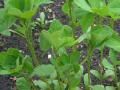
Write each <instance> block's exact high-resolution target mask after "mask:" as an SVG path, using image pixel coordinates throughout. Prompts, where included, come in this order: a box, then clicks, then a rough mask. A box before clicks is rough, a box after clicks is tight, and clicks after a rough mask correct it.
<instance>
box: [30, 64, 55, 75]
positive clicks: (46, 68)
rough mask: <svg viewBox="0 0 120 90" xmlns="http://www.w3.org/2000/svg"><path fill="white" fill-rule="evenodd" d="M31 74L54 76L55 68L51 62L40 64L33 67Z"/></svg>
mask: <svg viewBox="0 0 120 90" xmlns="http://www.w3.org/2000/svg"><path fill="white" fill-rule="evenodd" d="M32 76H39V77H49V76H50V77H52V76H53V77H56V70H55V67H54V66H53V65H51V64H47V65H40V66H38V67H36V68H35V69H34V71H33V73H32Z"/></svg>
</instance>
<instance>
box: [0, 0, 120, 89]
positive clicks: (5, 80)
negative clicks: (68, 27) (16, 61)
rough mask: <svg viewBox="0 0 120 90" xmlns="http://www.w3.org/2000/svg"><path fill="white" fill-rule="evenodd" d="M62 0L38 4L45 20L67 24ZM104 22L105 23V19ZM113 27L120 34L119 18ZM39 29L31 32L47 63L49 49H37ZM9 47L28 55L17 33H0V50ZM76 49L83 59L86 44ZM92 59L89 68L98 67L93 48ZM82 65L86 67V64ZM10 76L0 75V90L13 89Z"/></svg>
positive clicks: (37, 50) (39, 53) (40, 53)
mask: <svg viewBox="0 0 120 90" xmlns="http://www.w3.org/2000/svg"><path fill="white" fill-rule="evenodd" d="M64 1H65V0H55V2H54V3H53V4H50V5H42V6H40V11H43V12H45V14H46V18H47V22H50V21H51V20H53V19H54V18H56V19H59V20H60V21H61V22H62V23H63V24H68V22H69V18H68V17H67V15H65V14H64V13H63V12H62V11H61V5H63V3H64ZM2 7H3V0H0V8H2ZM38 17H39V13H37V14H36V15H35V17H34V18H38ZM104 23H105V24H106V23H107V21H105V22H104ZM48 26H49V24H48ZM46 28H48V27H46ZM114 28H115V30H116V31H117V32H118V33H119V34H120V20H118V21H116V22H115V25H114ZM40 31H41V28H40V27H36V29H35V30H34V33H33V36H34V42H35V49H36V53H37V55H38V57H40V58H42V59H43V63H49V59H48V54H49V53H50V51H49V52H48V53H46V54H42V51H41V50H40V49H39V44H38V37H39V32H40ZM80 34H81V29H80V28H78V29H76V36H79V35H80ZM11 47H13V48H18V49H20V50H22V51H23V52H24V53H25V54H29V55H30V53H29V51H28V49H27V46H26V43H25V40H24V39H21V38H20V37H19V36H18V35H15V34H12V36H10V37H5V36H2V35H0V52H1V51H5V50H7V49H8V48H11ZM78 50H82V57H81V58H82V59H84V58H85V56H86V53H87V46H86V45H85V44H80V45H78ZM108 54H109V49H108V48H106V49H105V50H104V57H107V56H108ZM92 59H93V63H92V65H91V69H98V65H99V60H100V51H99V50H95V52H94V55H93V56H92ZM84 66H85V67H86V64H85V65H84ZM86 71H87V68H86V70H85V72H86ZM118 76H120V72H119V70H118ZM91 77H92V82H93V84H96V83H98V84H99V83H100V82H99V80H97V79H96V78H95V77H94V76H92V75H91ZM10 78H11V76H0V90H14V86H15V81H13V80H11V79H10ZM119 79H120V78H119ZM103 84H104V85H114V82H113V81H111V80H110V79H108V80H106V81H103ZM81 90H85V89H84V85H83V81H82V82H81Z"/></svg>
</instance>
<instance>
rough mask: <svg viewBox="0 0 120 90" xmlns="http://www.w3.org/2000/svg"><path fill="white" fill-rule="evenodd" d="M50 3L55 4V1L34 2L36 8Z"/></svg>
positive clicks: (36, 0) (39, 0) (35, 0)
mask: <svg viewBox="0 0 120 90" xmlns="http://www.w3.org/2000/svg"><path fill="white" fill-rule="evenodd" d="M49 3H53V1H51V0H34V5H35V6H39V5H41V4H49Z"/></svg>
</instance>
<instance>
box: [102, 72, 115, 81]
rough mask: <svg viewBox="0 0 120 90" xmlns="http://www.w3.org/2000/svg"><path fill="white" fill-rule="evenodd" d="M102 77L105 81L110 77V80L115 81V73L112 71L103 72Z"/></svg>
mask: <svg viewBox="0 0 120 90" xmlns="http://www.w3.org/2000/svg"><path fill="white" fill-rule="evenodd" d="M103 77H104V79H106V78H108V77H112V79H115V72H114V71H113V70H105V73H104V76H103Z"/></svg>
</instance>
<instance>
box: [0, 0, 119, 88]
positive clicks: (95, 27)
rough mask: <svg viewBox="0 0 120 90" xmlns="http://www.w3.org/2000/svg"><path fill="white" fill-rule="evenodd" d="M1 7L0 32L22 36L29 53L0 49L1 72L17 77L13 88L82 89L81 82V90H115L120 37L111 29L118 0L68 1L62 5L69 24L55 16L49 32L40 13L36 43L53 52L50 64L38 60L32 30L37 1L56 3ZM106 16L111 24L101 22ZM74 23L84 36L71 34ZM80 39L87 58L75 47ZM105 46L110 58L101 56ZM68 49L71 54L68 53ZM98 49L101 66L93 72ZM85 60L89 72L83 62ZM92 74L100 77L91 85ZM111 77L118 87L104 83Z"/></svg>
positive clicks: (16, 0) (24, 0) (8, 0)
mask: <svg viewBox="0 0 120 90" xmlns="http://www.w3.org/2000/svg"><path fill="white" fill-rule="evenodd" d="M4 3H5V5H4V8H1V9H0V14H1V15H0V33H1V34H3V35H7V36H10V35H11V32H12V33H15V34H16V35H19V36H21V38H24V39H25V40H26V44H27V47H28V49H29V51H30V53H31V54H30V55H25V54H23V53H21V52H20V50H18V49H15V48H9V49H8V50H7V51H3V52H1V53H0V74H1V75H12V76H15V77H16V78H17V79H16V88H17V90H80V83H81V81H82V80H84V86H85V90H119V89H120V81H119V80H118V76H117V70H118V66H119V65H120V61H119V60H118V58H117V55H118V54H119V52H120V36H119V34H118V33H117V32H115V30H114V21H116V20H117V19H119V18H120V1H119V0H108V1H106V0H66V1H65V3H64V5H63V6H62V10H63V12H64V13H65V14H66V15H68V17H69V23H68V25H63V24H62V23H61V22H60V21H59V20H56V19H54V20H53V21H52V23H51V24H50V26H49V29H48V30H44V27H45V15H44V13H43V12H41V13H40V14H41V15H40V19H39V25H40V26H41V27H42V29H43V30H41V32H40V36H39V39H38V41H39V44H40V49H41V50H42V51H43V52H47V51H49V50H50V51H51V52H52V58H51V59H50V63H48V64H42V60H41V59H42V58H39V57H38V56H37V54H36V53H35V52H36V51H35V49H34V41H33V36H32V32H33V30H34V28H33V24H35V22H34V20H33V16H34V15H35V14H36V12H37V11H38V9H39V5H41V4H49V3H54V1H50V0H5V1H4ZM108 17H109V18H110V23H109V25H105V24H104V23H103V21H104V19H105V18H108ZM76 27H81V28H82V33H83V34H82V35H80V36H79V37H78V38H76V37H75V32H76ZM81 42H83V43H85V44H86V46H87V56H86V57H85V59H84V60H81V58H80V57H81V51H78V50H77V48H76V46H77V45H79V44H80V43H81ZM105 47H108V48H109V49H110V52H109V56H108V57H107V58H105V57H103V50H104V48H105ZM68 49H71V52H68ZM95 49H98V50H100V52H101V53H100V55H101V56H100V63H99V70H91V63H92V62H93V60H92V55H93V52H94V50H95ZM84 63H87V71H84V67H83V64H84ZM91 74H92V75H94V76H95V77H96V78H98V79H99V80H100V84H99V85H92V80H91ZM109 77H111V78H112V80H113V81H115V84H116V86H104V85H102V84H103V83H102V81H103V80H106V79H108V78H109Z"/></svg>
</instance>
